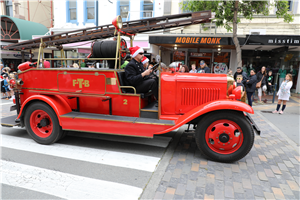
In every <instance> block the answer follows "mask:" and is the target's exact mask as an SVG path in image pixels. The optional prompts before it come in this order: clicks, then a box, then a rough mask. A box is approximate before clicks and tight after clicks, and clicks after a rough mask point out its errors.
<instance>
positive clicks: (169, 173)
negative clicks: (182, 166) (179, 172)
mask: <svg viewBox="0 0 300 200" xmlns="http://www.w3.org/2000/svg"><path fill="white" fill-rule="evenodd" d="M171 177H172V172H171V171H167V172H165V174H164V176H163V178H162V180H163V181H167V182H169V181H170V179H171Z"/></svg>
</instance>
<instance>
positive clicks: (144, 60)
mask: <svg viewBox="0 0 300 200" xmlns="http://www.w3.org/2000/svg"><path fill="white" fill-rule="evenodd" d="M147 62H149V59H148V58H147V57H146V56H144V58H143V60H142V63H143V65H144V64H145V63H147Z"/></svg>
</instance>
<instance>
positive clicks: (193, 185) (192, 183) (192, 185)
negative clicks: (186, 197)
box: [186, 180, 197, 191]
mask: <svg viewBox="0 0 300 200" xmlns="http://www.w3.org/2000/svg"><path fill="white" fill-rule="evenodd" d="M196 185H197V182H196V181H191V180H188V182H187V185H186V190H191V191H194V190H195V189H196Z"/></svg>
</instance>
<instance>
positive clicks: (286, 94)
mask: <svg viewBox="0 0 300 200" xmlns="http://www.w3.org/2000/svg"><path fill="white" fill-rule="evenodd" d="M292 80H293V76H292V75H291V74H287V75H286V76H285V80H284V81H282V83H281V86H280V88H279V90H278V93H277V96H278V103H277V108H276V110H274V111H273V113H274V114H275V113H279V114H283V111H284V109H285V108H286V102H287V101H288V100H289V98H290V89H291V87H292V86H293V81H292ZM281 102H283V105H282V109H281V111H280V112H278V111H279V109H280V106H281Z"/></svg>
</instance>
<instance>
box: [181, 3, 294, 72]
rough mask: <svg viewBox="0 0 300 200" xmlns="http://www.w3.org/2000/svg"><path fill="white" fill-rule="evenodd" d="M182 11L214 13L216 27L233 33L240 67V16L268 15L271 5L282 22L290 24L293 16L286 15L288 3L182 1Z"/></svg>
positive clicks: (248, 17)
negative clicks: (238, 35)
mask: <svg viewBox="0 0 300 200" xmlns="http://www.w3.org/2000/svg"><path fill="white" fill-rule="evenodd" d="M180 5H181V8H182V9H183V10H184V11H192V12H196V11H203V10H211V12H215V19H216V26H218V27H220V26H224V28H226V30H227V31H228V32H229V31H232V32H233V41H234V45H235V48H236V52H237V66H238V67H242V54H241V47H240V44H239V41H238V38H237V24H238V23H239V22H240V17H239V16H238V15H241V16H243V17H245V18H246V19H249V20H252V18H253V15H256V14H263V15H265V16H267V15H269V8H270V7H271V6H273V5H275V7H276V8H277V11H276V15H277V18H279V17H283V19H284V22H287V23H289V22H292V21H293V20H294V19H293V16H292V15H290V14H289V13H288V10H289V5H288V1H275V3H270V1H249V0H248V1H238V0H237V1H226V0H225V1H205V0H204V1H203V0H201V1H184V2H182V3H180Z"/></svg>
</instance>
